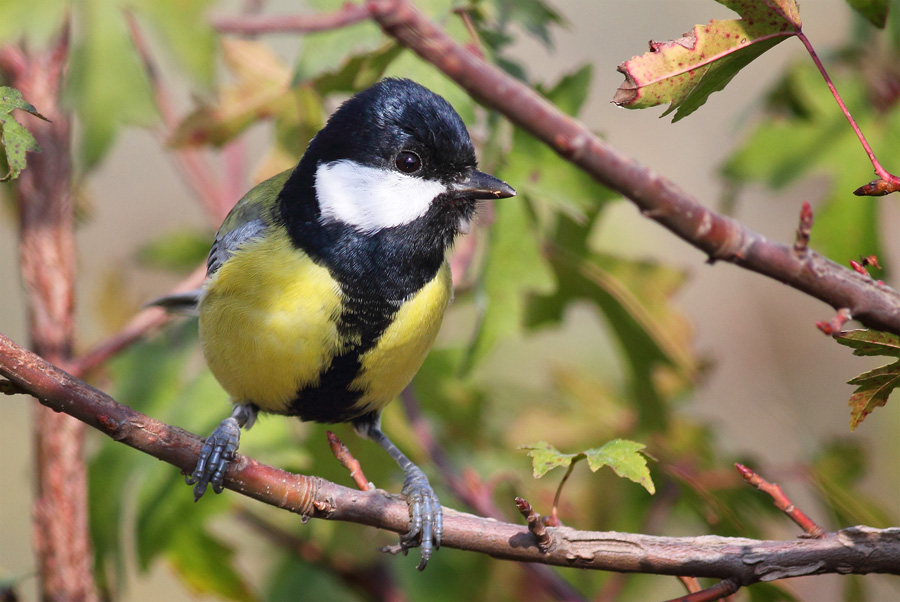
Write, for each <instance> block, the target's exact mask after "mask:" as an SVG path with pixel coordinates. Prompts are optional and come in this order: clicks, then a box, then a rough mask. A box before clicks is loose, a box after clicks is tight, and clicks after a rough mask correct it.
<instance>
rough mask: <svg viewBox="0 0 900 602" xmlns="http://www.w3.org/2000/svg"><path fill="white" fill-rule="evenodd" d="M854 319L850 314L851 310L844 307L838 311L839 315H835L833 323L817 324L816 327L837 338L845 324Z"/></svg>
mask: <svg viewBox="0 0 900 602" xmlns="http://www.w3.org/2000/svg"><path fill="white" fill-rule="evenodd" d="M852 319H853V316H852V315H851V314H850V310H849V309H847V308H846V307H842V308H841V309H839V310H838V311H837V314H835V316H834V317H833V318H832V319H831V321H829V322H825V321H822V322H816V326H817V327H818V329H819V330H821V331H822V332H824V333H825V334H827V335H829V336H836V335H838V334H840V333H841V328H843V326H844V324H846V323H847V322H849V321H850V320H852Z"/></svg>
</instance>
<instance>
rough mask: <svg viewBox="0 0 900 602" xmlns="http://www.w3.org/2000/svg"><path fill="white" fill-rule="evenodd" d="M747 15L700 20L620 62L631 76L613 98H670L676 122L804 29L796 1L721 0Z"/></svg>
mask: <svg viewBox="0 0 900 602" xmlns="http://www.w3.org/2000/svg"><path fill="white" fill-rule="evenodd" d="M718 2H719V3H720V4H724V5H725V6H727V7H728V8H730V9H732V10H734V11H735V12H737V13H738V14H739V15H741V17H742V18H741V19H728V20H712V21H710V22H709V23H708V24H707V25H696V26H695V27H694V29H693V30H691V31H689V32H687V33H685V34H684V36H682V37H681V38H679V39H677V40H670V41H667V42H655V41H651V42H650V52H648V53H646V54H643V55H641V56H636V57H634V58H632V59H631V60H629V61H626V62H625V63H622V64H621V65H619V67H618V70H619V72H621V73H622V74H623V75H624V76H625V82H624V83H623V84H622V85H621V86H619V89H618V90H617V91H616V94H615V96H614V97H613V102H615V103H616V104H617V105H619V106H621V107H625V108H628V109H643V108H647V107H655V106H657V105H661V104H665V103H669V108H668V109H666V111H665V113H663V115H668V114H669V113H671V112H672V111H675V110H677V112H676V113H675V117H674V118H673V119H672V121H678V120H679V119H682V118H683V117H687V116H688V115H690V114H691V113H693V112H694V111H696V110H697V109H698V108H700V107H701V106H703V104H704V103H705V102H706V99H707V98H708V97H709V95H710V94H712V93H713V92H717V91H719V90H721V89H723V88H724V87H725V86H726V85H727V84H728V82H730V81H731V79H732V78H733V77H734V76H735V75H737V73H738V71H740V70H741V69H743V68H744V67H745V66H746V65H748V64H749V63H750V62H752V61H753V60H754V59H755V58H756V57H758V56H760V55H761V54H762V53H764V52H765V51H766V50H768V49H770V48H772V47H773V46H775V45H776V44H778V43H779V42H781V41H783V40H785V39H787V38H788V37H790V36H793V35H796V34H797V33H799V32H800V29H801V23H800V12H799V7H798V5H797V2H796V0H771V1H768V2H759V1H758V0H718Z"/></svg>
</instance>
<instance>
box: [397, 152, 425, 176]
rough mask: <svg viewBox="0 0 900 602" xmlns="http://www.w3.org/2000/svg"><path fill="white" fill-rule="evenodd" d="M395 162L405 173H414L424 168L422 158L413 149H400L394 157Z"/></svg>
mask: <svg viewBox="0 0 900 602" xmlns="http://www.w3.org/2000/svg"><path fill="white" fill-rule="evenodd" d="M394 164H395V165H396V166H397V169H399V170H400V171H402V172H403V173H413V172H416V171H419V170H420V169H422V159H420V158H419V155H417V154H416V153H414V152H412V151H400V153H399V154H398V155H397V158H396V159H394Z"/></svg>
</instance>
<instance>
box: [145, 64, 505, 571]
mask: <svg viewBox="0 0 900 602" xmlns="http://www.w3.org/2000/svg"><path fill="white" fill-rule="evenodd" d="M515 194H516V192H515V190H514V189H513V188H512V187H511V186H510V185H509V184H507V183H506V182H504V181H502V180H500V179H498V178H496V177H494V176H492V175H489V174H487V173H484V172H481V171H479V170H478V167H477V160H476V156H475V150H474V147H473V145H472V141H471V138H470V136H469V133H468V131H467V129H466V126H465V124H464V123H463V121H462V119H461V118H460V116H459V115H458V114H457V112H456V111H455V110H454V109H453V107H452V106H451V105H450V103H448V102H447V101H446V100H445V99H444V98H442V97H441V96H439V95H437V94H435V93H434V92H432V91H430V90H428V89H427V88H425V87H424V86H421V85H420V84H418V83H415V82H413V81H412V80H409V79H400V78H385V79H382V80H380V81H379V82H377V83H376V84H374V85H372V86H371V87H369V88H367V89H365V90H363V91H361V92H359V93H357V94H356V95H354V96H352V97H350V98H349V99H348V100H346V101H345V102H344V103H343V104H341V105H340V106H339V107H338V108H337V110H336V111H335V112H334V113H333V114H332V115H331V117H330V118H329V119H328V120H327V122H326V124H325V125H324V127H323V128H322V129H321V130H320V131H319V132H318V133H317V134H316V135H315V136H314V137H313V139H312V140H311V141H310V142H309V144H308V146H307V148H306V151H305V152H304V154H303V156H302V157H301V159H300V161H299V163H298V164H297V165H296V167H294V168H293V169H290V170H287V171H285V172H282V173H280V174H278V175H276V176H274V177H272V178H270V179H268V180H266V181H264V182H262V183H260V184H258V185H257V186H256V187H254V188H252V189H251V190H250V191H249V192H248V193H247V194H246V195H245V196H244V197H243V198H242V199H241V200H240V201H238V203H237V204H236V205H235V206H234V208H233V209H232V210H231V212H230V213H229V214H228V216H227V217H226V218H225V220H224V222H223V223H222V225H221V227H220V228H219V230H218V232H217V233H216V236H215V240H214V242H213V245H212V249H211V250H210V252H209V256H208V259H207V275H206V280H205V282H204V284H203V285H202V287H201V288H200V289H199V290H197V291H194V292H192V293H188V294H181V295H177V296H171V297H164V298H161V299H158V300H156V301H155V302H154V303H155V304H156V305H161V306H164V307H167V308H170V309H171V308H181V309H185V308H188V307H192V308H193V309H194V311H196V313H198V314H199V333H200V341H201V346H202V349H203V353H204V355H205V357H206V361H207V364H208V365H209V368H210V370H211V371H212V373H213V375H214V376H215V377H216V379H217V380H218V381H219V383H220V384H221V385H222V387H223V388H224V389H225V391H226V392H227V393H228V394H229V396H230V398H231V401H232V404H233V408H232V412H231V414H230V415H229V416H228V417H227V418H225V419H224V420H223V421H222V422H221V423H220V424H219V426H218V427H217V428H216V429H215V430H214V431H213V433H212V434H211V435H210V436H209V437H208V438H207V439H206V440H205V442H204V444H203V447H202V450H201V453H200V456H199V459H198V461H197V465H196V467H195V469H194V470H193V471H192V472H191V474H190V475H187V476H186V477H185V478H186V481H187V483H188V484H189V485H193V493H194V498H195V500H199V499H200V498H201V497H202V496H203V494H204V493H205V492H206V490H207V488H208V487H209V486H210V485H211V486H212V489H213V491H214V492H216V493H220V492H221V491H222V490H223V488H224V483H223V481H224V475H225V471H226V470H227V468H228V466H229V464H230V463H231V462H232V461H233V460H234V458H235V453H236V451H237V449H238V445H239V443H240V436H241V429H245V430H246V429H249V428H250V427H251V426H252V425H253V423H254V421H255V420H256V418H257V415H258V414H259V413H260V412H262V413H269V414H281V415H285V416H294V417H297V418H299V419H300V420H302V421H314V422H320V423H340V422H346V423H350V424H352V426H353V427H354V429H355V431H356V432H357V433H358V434H359V435H361V436H363V437H366V438H368V439H370V440H372V441H374V442H375V443H377V444H378V445H379V446H381V447H382V448H383V449H384V450H385V451H386V452H387V453H388V454H389V455H390V457H391V458H393V459H394V461H395V462H396V463H397V464H398V466H399V467H400V468H401V469H402V470H403V472H404V482H403V486H402V489H401V493H402V494H403V495H404V496H405V497H406V500H407V504H408V506H409V517H410V521H409V527H408V530H407V532H406V533H405V534H402V535H401V538H400V545H401V548H402V549H403V551H404V552H405V551H407V550H408V549H409V548H414V547H417V546H420V547H421V560H420V562H419V565H418V567H417V568H418V569H419V570H422V569H424V568H425V565H426V564H427V563H428V560H429V559H430V558H431V556H432V553H433V551H434V550H436V549H438V548H439V547H440V543H441V537H442V533H443V522H442V516H443V514H442V507H441V504H440V501H439V500H438V497H437V495H436V494H435V492H434V489H433V488H432V486H431V484H430V482H429V480H428V478H427V477H426V475H425V473H424V472H423V471H422V470H421V469H420V468H419V467H418V466H416V465H415V464H414V463H413V462H412V461H410V460H409V458H407V457H406V455H404V454H403V452H401V451H400V449H399V448H398V447H397V446H396V445H394V443H393V442H391V440H390V439H389V438H388V437H387V436H386V435H385V434H384V432H383V431H382V429H381V419H380V417H381V412H382V410H383V409H384V408H385V406H386V405H387V404H389V403H390V402H391V401H392V400H393V399H394V398H396V397H397V396H398V395H399V393H400V392H401V391H402V390H403V389H404V388H405V387H406V386H407V385H408V384H409V383H410V381H411V380H412V378H413V376H414V375H415V374H416V372H417V371H418V370H419V368H420V367H421V365H422V363H423V361H424V359H425V357H426V355H427V353H428V351H429V349H430V347H431V346H432V344H433V343H434V340H435V337H436V335H437V333H438V330H439V328H440V325H441V321H442V319H443V316H444V312H445V310H446V308H447V306H448V304H449V302H450V300H451V297H452V286H451V274H450V267H449V264H448V261H447V254H448V252H449V250H450V249H451V247H452V246H453V243H454V240H455V239H456V238H457V236H458V235H460V234H464V233H468V232H469V230H470V225H471V222H472V220H473V217H474V216H475V213H476V210H477V207H478V205H479V203H481V202H483V201H487V200H493V199H502V198H509V197H512V196H514V195H515Z"/></svg>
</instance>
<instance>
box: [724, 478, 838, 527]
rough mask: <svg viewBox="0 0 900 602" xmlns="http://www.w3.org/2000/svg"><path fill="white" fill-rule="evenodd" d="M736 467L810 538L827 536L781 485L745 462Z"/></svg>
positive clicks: (748, 481)
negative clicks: (795, 503)
mask: <svg viewBox="0 0 900 602" xmlns="http://www.w3.org/2000/svg"><path fill="white" fill-rule="evenodd" d="M734 467H735V468H737V471H738V472H739V473H741V476H742V477H744V480H745V481H747V483H749V484H750V485H753V486H754V487H756V488H757V489H759V490H760V491H762V492H763V493H765V494H767V495H768V496H769V497H771V498H772V501H773V502H774V503H775V507H776V508H778V509H779V510H781V511H782V512H784V513H785V514H787V516H788V518H790V519H791V520H792V521H794V522H795V523H797V526H799V527H800V528H801V529H803V533H804V536H805V537H808V538H810V539H820V538H822V537H824V536H825V530H824V529H823V528H822V527H820V526H819V525H817V524H816V523H815V522H814V521H813V520H812V519H811V518H809V517H808V516H807V515H806V514H805V513H804V512H803V511H802V510H800V509H799V508H797V507H796V506H795V505H794V503H793V502H792V501H791V500H790V498H788V496H786V495H785V494H784V491H782V489H781V487H779V486H778V485H776V484H775V483H770V482H768V481H767V480H765V479H764V478H762V477H761V476H759V475H758V474H756V473H755V472H754V471H753V470H751V469H749V468H747V467H746V466H744V465H743V464H735V465H734Z"/></svg>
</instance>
